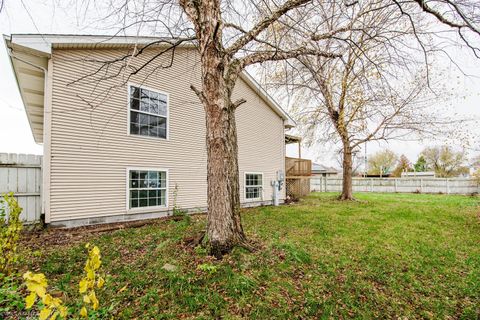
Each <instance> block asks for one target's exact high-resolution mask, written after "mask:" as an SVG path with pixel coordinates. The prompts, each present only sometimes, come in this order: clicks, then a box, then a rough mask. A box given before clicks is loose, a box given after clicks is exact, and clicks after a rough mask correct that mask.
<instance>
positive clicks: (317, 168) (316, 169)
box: [312, 162, 339, 177]
mask: <svg viewBox="0 0 480 320" xmlns="http://www.w3.org/2000/svg"><path fill="white" fill-rule="evenodd" d="M338 173H339V171H338V170H337V169H335V168H333V167H327V166H324V165H323V164H319V163H314V162H312V175H313V176H322V177H333V176H335V177H336V176H338Z"/></svg>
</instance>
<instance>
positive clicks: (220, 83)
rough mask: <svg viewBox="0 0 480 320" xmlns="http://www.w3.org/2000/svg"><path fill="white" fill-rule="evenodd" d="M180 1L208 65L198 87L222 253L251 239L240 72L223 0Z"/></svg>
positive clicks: (211, 207)
mask: <svg viewBox="0 0 480 320" xmlns="http://www.w3.org/2000/svg"><path fill="white" fill-rule="evenodd" d="M180 4H181V5H182V7H183V8H184V9H185V12H186V13H187V15H188V16H189V17H190V19H191V21H192V22H193V25H194V27H195V33H196V35H197V40H198V50H199V53H200V60H201V66H202V90H201V91H200V90H197V89H196V88H194V87H192V89H193V90H194V91H195V93H196V94H197V95H198V97H199V98H200V100H201V102H202V104H203V106H204V108H205V120H206V145H207V184H208V186H207V199H208V200H207V201H208V214H207V232H206V241H207V245H208V246H209V248H210V254H212V255H214V256H215V257H217V258H221V257H222V256H223V255H224V254H226V253H228V252H230V251H231V250H232V248H233V247H234V246H235V245H237V244H240V243H244V242H245V234H244V232H243V228H242V224H241V220H240V192H239V189H240V184H239V177H238V145H237V129H236V123H235V108H236V106H235V105H234V104H233V103H232V101H231V97H232V91H233V87H234V85H235V80H236V78H237V76H238V72H231V71H232V70H230V69H229V68H230V62H231V61H230V60H231V58H232V57H230V56H228V55H226V53H225V50H224V48H223V44H222V41H223V39H222V23H223V22H222V17H221V8H220V7H221V5H220V4H221V2H220V1H219V0H206V1H202V2H198V1H185V0H180Z"/></svg>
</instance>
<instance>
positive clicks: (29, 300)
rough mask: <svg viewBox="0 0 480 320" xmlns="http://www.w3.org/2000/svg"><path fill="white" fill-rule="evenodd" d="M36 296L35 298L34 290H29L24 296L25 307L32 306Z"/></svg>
mask: <svg viewBox="0 0 480 320" xmlns="http://www.w3.org/2000/svg"><path fill="white" fill-rule="evenodd" d="M36 298H37V294H36V293H35V292H31V293H30V294H29V295H28V296H27V297H26V298H25V308H27V309H30V308H31V307H32V306H33V304H34V303H35V299H36Z"/></svg>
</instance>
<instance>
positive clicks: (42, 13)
mask: <svg viewBox="0 0 480 320" xmlns="http://www.w3.org/2000/svg"><path fill="white" fill-rule="evenodd" d="M52 3H56V1H52V0H37V1H33V0H30V1H29V0H21V1H20V0H18V1H17V0H16V1H6V9H5V11H4V12H2V13H0V33H1V34H7V35H9V34H12V33H71V34H88V33H95V32H96V33H105V32H102V31H98V30H94V29H91V28H90V29H89V27H88V26H87V27H84V25H85V23H82V22H78V20H77V19H76V14H75V11H76V8H72V6H69V7H65V8H62V7H59V6H52ZM479 46H480V43H479ZM455 55H456V57H455V58H456V59H455V60H456V62H457V63H458V64H459V66H460V67H461V68H462V70H464V71H465V72H467V73H468V74H469V76H464V75H463V74H462V73H460V72H459V71H458V69H457V68H456V67H454V66H453V65H451V64H449V63H447V62H445V63H444V64H443V65H442V68H445V69H447V70H448V76H447V77H446V78H447V79H445V81H446V84H447V87H448V88H449V89H450V90H453V91H454V92H456V93H458V97H457V98H455V99H453V100H451V101H448V102H439V103H438V104H439V105H438V107H442V108H443V109H446V111H445V114H446V115H448V116H454V115H455V114H458V115H459V116H461V117H463V118H470V119H472V121H471V122H469V123H468V124H467V125H465V126H464V128H463V129H465V130H466V131H467V132H468V133H469V134H470V135H471V136H473V137H474V138H473V139H471V140H472V141H471V146H472V147H474V148H476V149H477V150H478V149H479V147H480V140H478V139H476V137H478V136H480V121H479V119H480V60H477V59H475V58H474V57H473V56H472V55H471V54H469V53H467V52H464V51H462V52H457V53H456V54H455ZM436 110H437V109H436V107H433V108H432V112H436ZM463 142H464V141H447V140H445V138H443V137H438V139H436V140H435V141H423V142H419V141H389V142H388V143H387V142H383V143H376V142H371V143H369V144H368V145H367V151H368V153H367V155H369V154H373V153H374V152H377V151H379V150H381V149H384V148H389V149H391V150H393V151H394V152H396V153H397V154H399V155H400V154H405V155H406V156H407V157H408V158H409V159H410V160H411V161H412V162H414V161H415V160H416V159H417V157H418V154H419V153H420V152H421V151H422V149H423V148H424V147H425V146H426V145H440V144H444V143H449V144H451V145H453V146H459V145H463V144H464V143H463ZM297 150H298V147H297V146H296V145H289V146H287V155H288V156H294V157H295V156H298V152H297ZM335 151H336V150H335V149H332V148H330V147H329V148H327V147H321V146H317V147H314V148H307V147H303V148H302V157H303V158H307V159H311V160H313V161H316V162H319V163H323V164H326V165H331V166H335V167H337V168H338V167H339V165H338V162H337V160H336V159H335V155H334V154H335ZM2 152H11V153H31V154H42V146H41V145H38V144H36V143H35V142H34V140H33V136H32V133H31V130H30V127H29V124H28V120H27V117H26V114H25V110H24V106H23V103H22V100H21V98H20V94H19V92H18V88H17V85H16V82H15V78H14V75H13V72H12V68H11V65H10V61H9V58H8V55H7V51H6V48H5V45H4V42H3V41H1V44H0V153H2ZM473 155H475V152H474V151H470V152H469V156H473Z"/></svg>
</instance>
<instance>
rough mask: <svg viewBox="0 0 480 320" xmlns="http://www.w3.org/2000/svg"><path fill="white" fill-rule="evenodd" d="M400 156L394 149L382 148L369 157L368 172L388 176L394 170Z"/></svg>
mask: <svg viewBox="0 0 480 320" xmlns="http://www.w3.org/2000/svg"><path fill="white" fill-rule="evenodd" d="M397 160H398V156H397V154H396V153H395V152H393V151H392V150H388V149H387V150H382V151H378V152H377V153H375V154H373V155H372V156H371V157H370V158H369V159H368V174H371V175H380V176H387V175H389V174H390V173H392V172H393V169H394V166H395V163H397Z"/></svg>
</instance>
